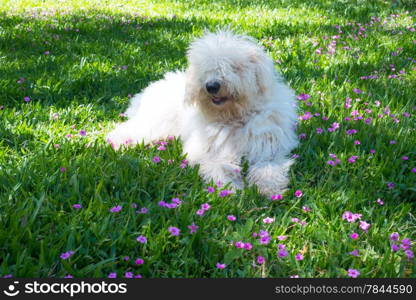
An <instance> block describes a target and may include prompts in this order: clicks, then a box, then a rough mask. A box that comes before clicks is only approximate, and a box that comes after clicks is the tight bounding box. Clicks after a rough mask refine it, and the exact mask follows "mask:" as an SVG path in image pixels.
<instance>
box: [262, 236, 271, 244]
mask: <svg viewBox="0 0 416 300" xmlns="http://www.w3.org/2000/svg"><path fill="white" fill-rule="evenodd" d="M270 240H271V237H270V236H268V235H267V236H261V237H260V239H259V243H260V244H262V245H268V244H269V243H270Z"/></svg>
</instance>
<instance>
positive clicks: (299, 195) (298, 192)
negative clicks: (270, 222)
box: [295, 190, 303, 198]
mask: <svg viewBox="0 0 416 300" xmlns="http://www.w3.org/2000/svg"><path fill="white" fill-rule="evenodd" d="M302 195H303V193H302V191H301V190H296V191H295V197H297V198H300V197H302Z"/></svg>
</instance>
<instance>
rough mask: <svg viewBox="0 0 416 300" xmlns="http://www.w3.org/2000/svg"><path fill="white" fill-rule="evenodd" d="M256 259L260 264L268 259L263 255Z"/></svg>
mask: <svg viewBox="0 0 416 300" xmlns="http://www.w3.org/2000/svg"><path fill="white" fill-rule="evenodd" d="M256 261H257V263H258V264H259V265H262V264H264V262H265V261H266V259H265V258H264V257H263V256H257V259H256Z"/></svg>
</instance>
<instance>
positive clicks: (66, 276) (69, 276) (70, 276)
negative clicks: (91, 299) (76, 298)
mask: <svg viewBox="0 0 416 300" xmlns="http://www.w3.org/2000/svg"><path fill="white" fill-rule="evenodd" d="M64 278H74V276H72V275H71V274H68V275H65V276H64Z"/></svg>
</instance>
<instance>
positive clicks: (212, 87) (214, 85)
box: [205, 80, 221, 94]
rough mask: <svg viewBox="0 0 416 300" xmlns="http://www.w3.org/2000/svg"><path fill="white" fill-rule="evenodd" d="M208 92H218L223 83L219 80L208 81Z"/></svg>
mask: <svg viewBox="0 0 416 300" xmlns="http://www.w3.org/2000/svg"><path fill="white" fill-rule="evenodd" d="M205 87H206V89H207V91H208V93H210V94H216V93H218V91H219V90H220V87H221V84H220V83H219V82H218V81H214V80H213V81H208V82H207V84H206V85H205Z"/></svg>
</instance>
